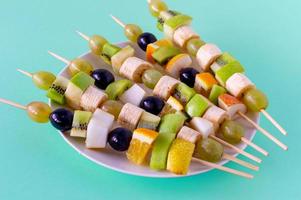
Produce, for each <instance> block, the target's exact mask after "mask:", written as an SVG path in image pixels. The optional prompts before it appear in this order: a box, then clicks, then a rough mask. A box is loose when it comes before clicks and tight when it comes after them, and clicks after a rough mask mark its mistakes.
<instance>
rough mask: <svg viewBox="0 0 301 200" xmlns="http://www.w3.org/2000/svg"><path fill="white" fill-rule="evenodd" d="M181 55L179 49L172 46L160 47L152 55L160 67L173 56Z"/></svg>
mask: <svg viewBox="0 0 301 200" xmlns="http://www.w3.org/2000/svg"><path fill="white" fill-rule="evenodd" d="M179 53H181V51H180V49H178V48H176V47H172V46H162V47H159V48H158V49H156V50H155V52H154V53H153V54H152V57H153V59H154V60H155V61H156V62H158V63H159V64H160V65H165V64H167V62H168V61H169V60H170V59H171V58H173V57H174V56H176V55H178V54H179Z"/></svg>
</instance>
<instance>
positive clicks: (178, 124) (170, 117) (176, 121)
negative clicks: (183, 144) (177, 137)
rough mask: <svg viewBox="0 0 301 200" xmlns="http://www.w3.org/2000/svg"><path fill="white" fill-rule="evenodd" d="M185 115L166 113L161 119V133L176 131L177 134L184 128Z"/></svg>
mask: <svg viewBox="0 0 301 200" xmlns="http://www.w3.org/2000/svg"><path fill="white" fill-rule="evenodd" d="M185 119H186V118H185V117H184V116H183V115H182V114H176V113H174V114H166V115H164V116H163V118H162V119H161V123H160V127H159V133H174V134H177V133H178V132H179V130H180V128H182V126H183V124H184V122H185Z"/></svg>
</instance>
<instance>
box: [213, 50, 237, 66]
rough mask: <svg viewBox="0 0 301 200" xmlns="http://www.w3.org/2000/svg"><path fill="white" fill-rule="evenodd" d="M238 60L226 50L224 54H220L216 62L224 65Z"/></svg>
mask: <svg viewBox="0 0 301 200" xmlns="http://www.w3.org/2000/svg"><path fill="white" fill-rule="evenodd" d="M234 61H236V59H235V58H233V56H231V55H230V54H229V53H228V52H224V53H223V54H222V55H220V56H219V57H218V58H217V59H216V61H215V62H216V63H217V64H219V65H220V66H224V65H226V64H228V63H230V62H234Z"/></svg>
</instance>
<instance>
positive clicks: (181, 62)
mask: <svg viewBox="0 0 301 200" xmlns="http://www.w3.org/2000/svg"><path fill="white" fill-rule="evenodd" d="M191 64H192V60H191V58H190V56H189V55H188V54H178V55H176V56H174V57H173V58H171V59H170V60H169V61H168V63H167V65H166V68H165V70H166V71H167V73H168V74H170V75H171V76H173V77H176V78H178V77H179V75H180V71H181V70H182V69H183V68H187V67H189V66H190V65H191Z"/></svg>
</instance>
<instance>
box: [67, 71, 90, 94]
mask: <svg viewBox="0 0 301 200" xmlns="http://www.w3.org/2000/svg"><path fill="white" fill-rule="evenodd" d="M70 82H71V83H73V84H74V85H75V86H77V87H78V88H80V89H81V90H82V91H85V90H86V89H87V88H88V87H89V86H90V85H93V84H94V82H95V80H94V79H93V78H92V77H91V76H89V75H88V74H86V73H84V72H78V73H77V74H76V75H75V76H73V77H72V78H71V80H70Z"/></svg>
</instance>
